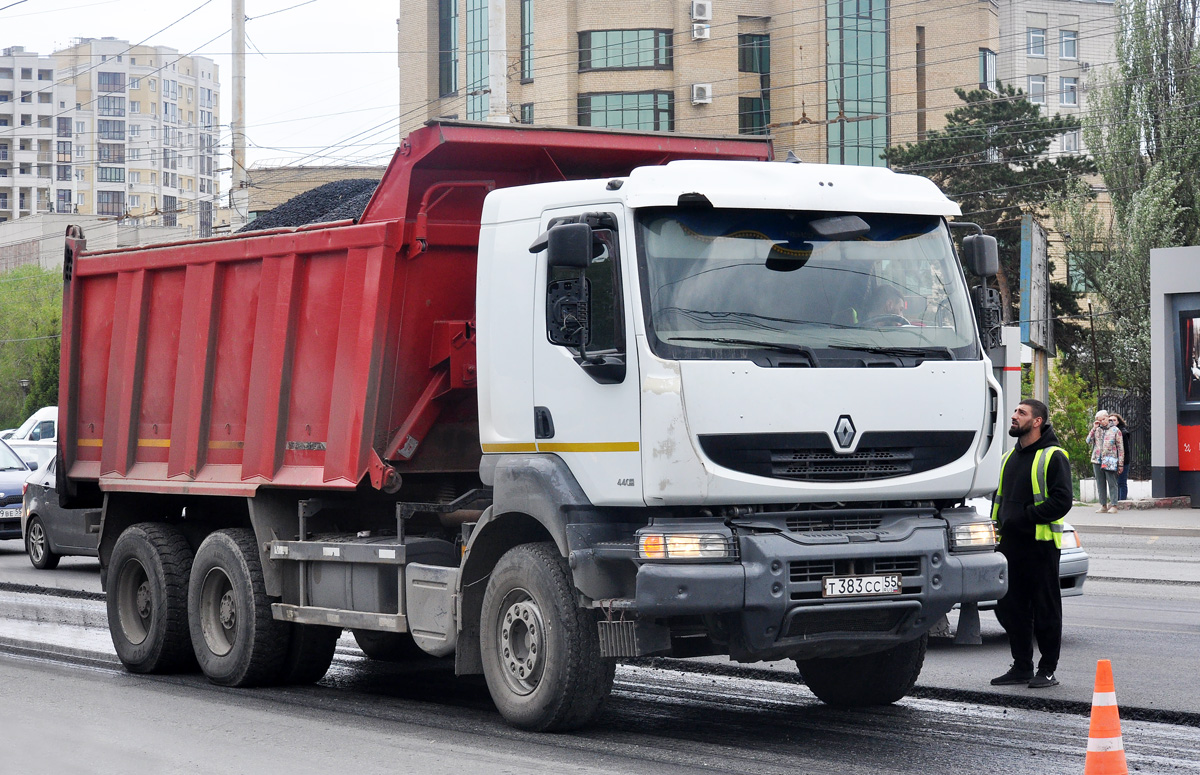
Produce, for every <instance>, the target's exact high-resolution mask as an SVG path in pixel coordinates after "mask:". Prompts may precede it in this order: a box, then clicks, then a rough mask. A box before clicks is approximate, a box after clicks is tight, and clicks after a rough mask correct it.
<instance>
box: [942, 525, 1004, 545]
mask: <svg viewBox="0 0 1200 775" xmlns="http://www.w3.org/2000/svg"><path fill="white" fill-rule="evenodd" d="M995 548H996V526H995V525H994V524H993V523H992V521H991V520H990V519H989V520H988V521H986V522H968V523H966V524H961V525H951V526H950V551H952V552H977V551H990V550H992V549H995Z"/></svg>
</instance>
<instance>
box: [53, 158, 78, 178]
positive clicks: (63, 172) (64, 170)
mask: <svg viewBox="0 0 1200 775" xmlns="http://www.w3.org/2000/svg"><path fill="white" fill-rule="evenodd" d="M68 161H70V159H68ZM54 172H55V175H54V179H55V180H65V181H67V182H70V181H71V180H72V178H73V176H72V175H71V165H70V164H59V165H56V166H55V168H54Z"/></svg>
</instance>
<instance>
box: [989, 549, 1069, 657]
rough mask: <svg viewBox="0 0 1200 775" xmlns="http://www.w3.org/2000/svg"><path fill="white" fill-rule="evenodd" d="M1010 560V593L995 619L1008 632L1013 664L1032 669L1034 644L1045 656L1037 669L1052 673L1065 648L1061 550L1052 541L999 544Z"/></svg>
mask: <svg viewBox="0 0 1200 775" xmlns="http://www.w3.org/2000/svg"><path fill="white" fill-rule="evenodd" d="M1000 553H1001V554H1003V555H1004V556H1005V557H1006V558H1008V594H1006V595H1005V596H1004V597H1003V598H1001V599H1000V601H999V602H998V603H997V604H996V618H997V619H998V620H1000V626H1001V627H1003V628H1004V631H1005V632H1007V633H1008V645H1009V648H1010V649H1011V650H1012V657H1013V664H1014V665H1015V666H1016V667H1017V668H1018V669H1021V670H1032V669H1033V642H1034V639H1035V638H1036V639H1037V647H1038V651H1040V652H1041V654H1042V657H1041V659H1040V660H1039V661H1038V670H1044V671H1046V672H1049V673H1053V672H1054V670H1055V669H1056V668H1057V667H1058V656H1059V652H1060V651H1061V649H1062V592H1061V590H1060V589H1059V583H1058V555H1059V549H1058V547H1056V546H1055V545H1054V542H1053V541H1029V540H1020V539H1017V540H1013V541H1010V540H1008V538H1007V537H1005V538H1003V539H1001V541H1000Z"/></svg>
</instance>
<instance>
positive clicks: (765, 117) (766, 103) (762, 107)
mask: <svg viewBox="0 0 1200 775" xmlns="http://www.w3.org/2000/svg"><path fill="white" fill-rule="evenodd" d="M769 123H771V99H770V98H769V97H767V98H763V97H738V133H739V134H743V135H765V134H767V131H768V130H767V124H769Z"/></svg>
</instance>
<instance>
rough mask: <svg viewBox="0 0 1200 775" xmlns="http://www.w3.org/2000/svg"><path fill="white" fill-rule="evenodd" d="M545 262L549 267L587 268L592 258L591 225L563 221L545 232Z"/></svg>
mask: <svg viewBox="0 0 1200 775" xmlns="http://www.w3.org/2000/svg"><path fill="white" fill-rule="evenodd" d="M546 248H547V250H548V251H549V252H548V253H547V255H546V264H547V266H549V267H550V268H551V269H553V268H555V267H565V268H568V269H587V267H588V263H589V262H590V261H591V260H592V227H591V226H588V225H587V224H586V223H563V224H560V225H558V226H555V227H554V228H553V229H551V230H550V231H549V232H547V234H546Z"/></svg>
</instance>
